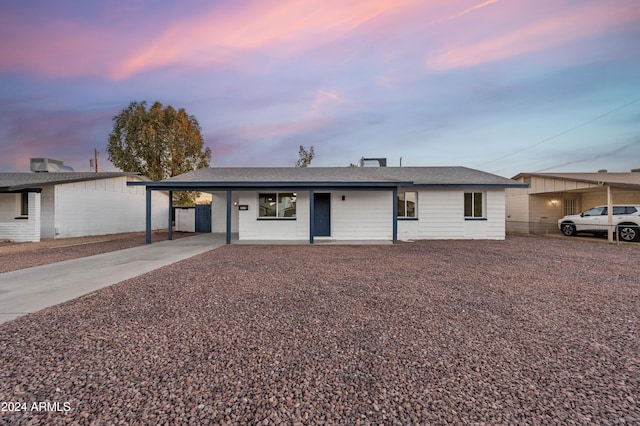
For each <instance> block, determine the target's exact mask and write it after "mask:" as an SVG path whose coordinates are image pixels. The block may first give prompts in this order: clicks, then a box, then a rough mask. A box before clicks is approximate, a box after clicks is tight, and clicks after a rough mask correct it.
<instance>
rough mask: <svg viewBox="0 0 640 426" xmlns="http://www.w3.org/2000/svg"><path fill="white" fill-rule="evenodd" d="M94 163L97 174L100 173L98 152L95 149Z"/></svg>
mask: <svg viewBox="0 0 640 426" xmlns="http://www.w3.org/2000/svg"><path fill="white" fill-rule="evenodd" d="M93 161H94V164H95V166H96V173H98V150H97V149H95V148H94V149H93Z"/></svg>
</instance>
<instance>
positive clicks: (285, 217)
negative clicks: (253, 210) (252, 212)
mask: <svg viewBox="0 0 640 426" xmlns="http://www.w3.org/2000/svg"><path fill="white" fill-rule="evenodd" d="M285 194H292V195H293V196H294V197H295V199H296V211H295V215H294V216H278V200H279V199H280V195H285ZM264 195H275V199H276V204H275V205H276V209H275V213H276V215H275V216H260V197H261V196H264ZM297 201H298V194H297V193H296V192H278V191H274V192H258V209H257V210H258V217H257V218H256V219H257V220H285V221H286V220H297V219H298V205H297Z"/></svg>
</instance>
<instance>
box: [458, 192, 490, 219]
mask: <svg viewBox="0 0 640 426" xmlns="http://www.w3.org/2000/svg"><path fill="white" fill-rule="evenodd" d="M467 194H471V216H467V214H466V213H467V212H466V211H467ZM476 194H479V195H480V196H482V199H481V202H482V207H481V208H482V211H481V212H480V216H476V215H475V213H476V211H475V204H476V201H475V196H476ZM462 214H463V215H464V220H487V193H486V192H484V191H483V192H478V191H465V192H464V195H463V209H462Z"/></svg>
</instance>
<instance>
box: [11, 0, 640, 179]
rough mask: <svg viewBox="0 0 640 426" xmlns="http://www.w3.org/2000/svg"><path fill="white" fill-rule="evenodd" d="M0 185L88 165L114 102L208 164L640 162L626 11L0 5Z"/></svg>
mask: <svg viewBox="0 0 640 426" xmlns="http://www.w3.org/2000/svg"><path fill="white" fill-rule="evenodd" d="M0 46H1V49H0V148H1V151H0V152H1V155H0V171H1V172H10V171H28V170H29V158H30V157H48V158H54V159H58V160H63V161H64V162H65V165H69V166H71V167H73V168H75V170H76V171H87V170H88V169H89V159H90V158H92V157H93V150H94V149H98V151H100V153H99V165H100V168H101V169H102V170H104V171H113V170H116V168H115V167H114V166H113V165H111V164H110V163H109V162H108V160H107V154H106V146H107V140H108V134H109V132H110V131H111V128H112V124H113V123H112V118H113V116H114V115H116V114H118V112H119V111H120V110H122V109H123V108H125V107H126V106H127V105H128V104H129V103H130V102H131V101H147V102H148V103H149V104H152V103H153V102H154V101H156V100H157V101H160V102H162V103H163V104H165V105H172V106H174V107H175V108H185V109H186V111H187V112H188V113H189V114H192V115H194V116H195V117H196V118H197V119H198V121H199V122H200V125H201V127H202V134H203V137H204V140H205V144H206V145H207V146H209V147H210V148H211V150H212V154H213V159H212V163H211V165H212V166H214V167H215V166H221V167H222V166H293V165H294V164H295V161H296V159H297V154H298V147H299V146H300V145H304V146H306V147H309V146H314V149H315V153H316V158H315V159H314V160H313V162H312V166H348V165H349V164H350V163H355V162H357V161H358V160H359V159H360V157H362V156H365V157H387V158H388V162H389V165H390V166H397V165H398V164H399V162H400V157H402V164H403V165H406V166H439V165H447V166H467V167H472V168H476V169H480V170H484V171H487V172H491V173H496V174H498V175H502V176H506V177H512V176H514V175H515V174H517V173H519V172H536V171H565V172H567V171H584V172H591V171H597V170H598V169H603V168H604V169H609V170H610V171H628V170H630V169H632V168H640V1H638V0H607V1H604V0H488V1H482V0H349V1H345V0H216V1H212V0H192V1H188V2H187V1H169V0H131V1H119V0H92V1H85V0H73V1H72V0H56V1H50V0H30V1H15V2H7V1H5V2H2V4H1V5H0Z"/></svg>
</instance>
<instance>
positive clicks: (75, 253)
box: [0, 231, 196, 273]
mask: <svg viewBox="0 0 640 426" xmlns="http://www.w3.org/2000/svg"><path fill="white" fill-rule="evenodd" d="M145 235H146V234H145V233H144V232H129V233H125V234H110V235H95V236H90V237H77V238H60V239H53V238H49V239H43V240H42V241H40V242H38V243H4V242H3V243H0V273H2V272H9V271H15V270H18V269H24V268H29V267H32V266H38V265H46V264H49V263H55V262H61V261H63V260H69V259H76V258H79V257H85V256H92V255H94V254H100V253H107V252H110V251H115V250H122V249H126V248H130V247H136V246H141V245H144V244H146V239H145ZM193 235H196V234H194V233H184V232H173V239H178V238H183V237H190V236H193ZM166 239H167V232H166V231H154V232H152V233H151V241H153V242H157V241H163V240H166Z"/></svg>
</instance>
